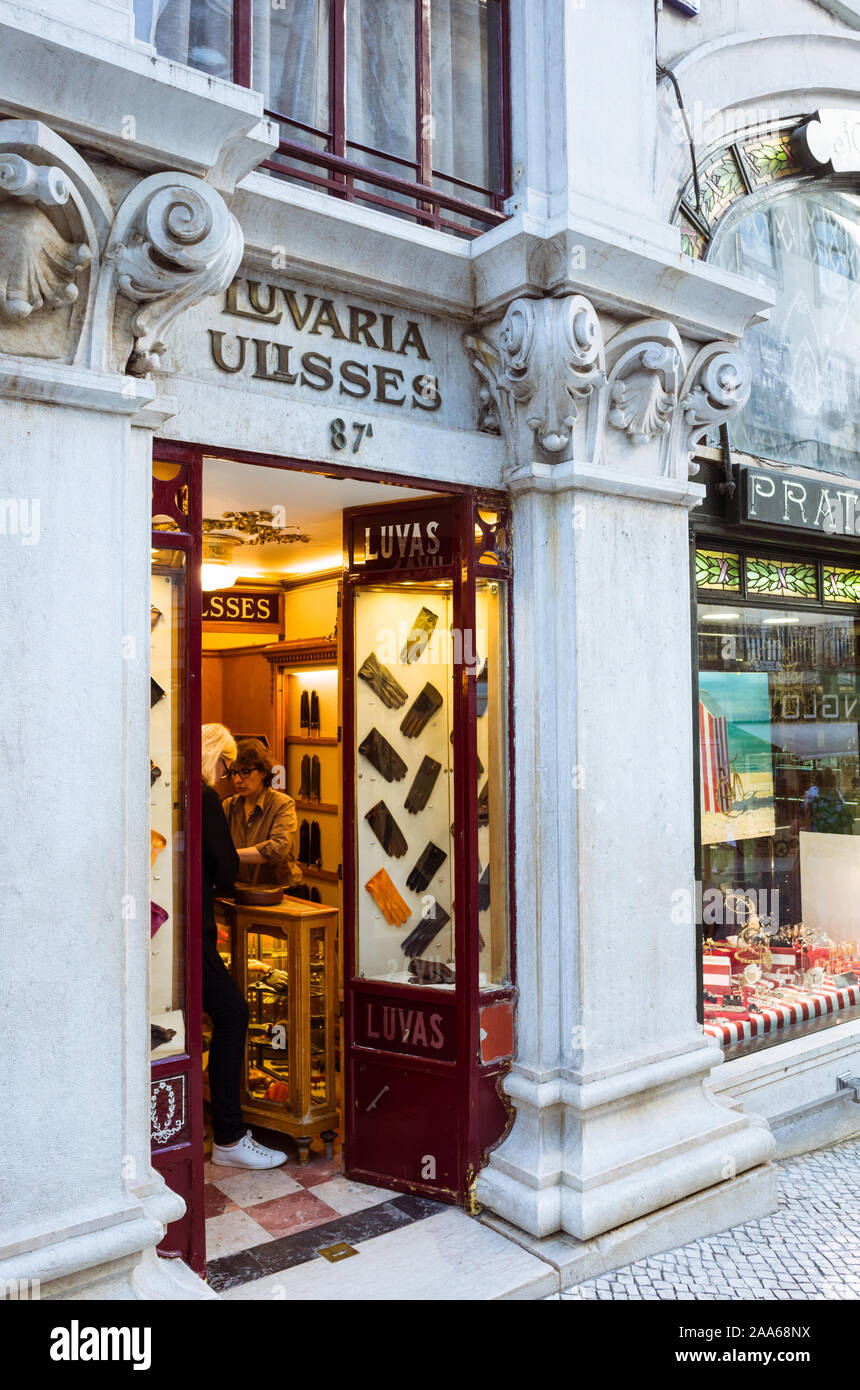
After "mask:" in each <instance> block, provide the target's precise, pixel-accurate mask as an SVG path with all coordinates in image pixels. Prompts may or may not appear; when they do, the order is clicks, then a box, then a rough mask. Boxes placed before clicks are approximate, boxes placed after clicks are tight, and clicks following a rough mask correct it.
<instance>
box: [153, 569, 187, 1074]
mask: <svg viewBox="0 0 860 1390" xmlns="http://www.w3.org/2000/svg"><path fill="white" fill-rule="evenodd" d="M185 589H186V557H185V555H184V554H183V552H182V551H181V550H168V549H157V550H153V552H152V583H151V607H150V675H151V679H150V764H149V780H150V790H149V801H150V877H151V905H150V1023H151V1038H150V1041H151V1048H152V1051H151V1057H152V1060H153V1061H159V1060H161V1059H162V1058H167V1057H173V1056H179V1055H180V1054H181V1053H183V1052H184V1051H185V1046H186V1039H185V1012H184V994H185V940H184V936H185V933H184V925H185V923H184V917H185V913H184V869H185V860H184V856H183V855H182V853H181V852H180V851H181V847H182V833H183V819H184V783H185V750H184V747H183V722H184V708H183V682H184V676H185V671H184V665H185V663H184V630H185V624H184V621H183V619H184V613H185Z"/></svg>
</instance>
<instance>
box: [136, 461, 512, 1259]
mask: <svg viewBox="0 0 860 1390" xmlns="http://www.w3.org/2000/svg"><path fill="white" fill-rule="evenodd" d="M191 453H193V455H194V457H189V454H191ZM161 455H162V458H163V459H164V460H165V462H164V463H162V464H160V465H159V464H156V467H155V474H156V477H157V475H158V472H159V468H161V470H162V472H166V471H167V470H168V469H169V468H170V467H171V466H173V467H175V466H176V464H175V463H173V464H171V460H180V459H181V460H182V461H183V465H184V467H185V469H186V472H187V480H186V486H188V488H189V494H193V493H195V491H196V492H197V493H198V494H199V495H198V497H197V498H196V499H194V500H193V501H192V504H191V507H190V511H189V514H188V521H187V523H183V524H186V525H187V528H188V530H189V532H195V531H196V533H197V534H196V537H195V547H196V549H195V552H194V554H193V555H191V556H189V558H187V559H184V561H183V563H184V564H185V565H187V566H188V570H189V576H188V577H189V581H190V582H189V583H188V584H187V599H188V611H187V612H186V614H185V616H184V618H183V619H182V623H181V626H182V628H183V632H184V637H185V639H186V642H187V643H190V644H191V646H192V647H193V645H194V643H195V642H197V643H198V644H199V645H198V648H197V652H196V655H195V653H194V651H193V650H189V651H188V652H187V654H186V659H185V665H184V672H185V681H184V683H185V685H186V686H187V685H191V686H193V685H194V684H195V681H196V684H197V685H198V687H199V694H197V695H196V697H192V698H191V699H190V700H189V699H188V698H185V699H184V700H183V699H182V698H179V699H178V700H177V711H179V710H182V711H183V717H184V718H185V720H186V727H185V728H184V729H183V730H182V732H181V736H179V735H178V736H177V737H178V741H179V742H180V744H181V746H182V748H184V749H185V750H190V749H191V747H192V744H193V741H194V738H195V736H198V737H199V735H198V734H197V732H196V731H197V730H198V729H199V727H200V725H214V724H218V725H223V726H225V727H226V728H227V729H228V730H229V731H230V732H231V733H232V735H233V737H234V738H235V740H236V742H237V745H238V747H239V749H240V750H242V749H247V748H248V747H249V746H256V747H259V748H262V749H263V750H264V751H265V759H264V761H268V763H270V764H271V787H272V789H273V790H274V791H275V792H277V793H278V794H279V796H280V797H281V798H283V803H282V804H284V805H286V803H287V802H288V803H289V815H290V817H291V818H292V821H291V823H292V827H293V828H292V832H291V835H290V841H291V843H290V845H289V851H288V853H287V854H286V855H281V850H280V848H278V857H277V858H275V857H273V858H271V859H269V860H267V862H266V864H265V866H264V869H263V871H262V872H260V873H255V874H253V875H252V877H253V878H254V880H256V881H255V882H252V883H246V884H244V885H242V887H240V888H237V891H236V892H234V894H233V895H227V894H225V895H224V896H223V897H222V898H219V899H218V901H217V902H216V921H217V926H218V938H219V939H218V949H219V952H220V954H221V956H222V959H223V960H224V961H225V963H226V964H227V966H228V968H229V970H230V972H231V974H232V976H233V979H234V980H235V982H236V984H237V986H238V988H239V991H240V992H241V994H242V995H243V996H244V998H245V999H246V1000H247V1003H248V1009H249V1015H250V1021H249V1028H248V1040H247V1046H246V1055H245V1063H244V1069H243V1077H242V1088H241V1104H242V1114H243V1119H244V1120H245V1121H246V1122H247V1124H248V1125H249V1127H251V1128H252V1129H253V1131H254V1133H255V1135H256V1136H258V1137H259V1138H260V1140H261V1141H262V1142H263V1143H265V1144H267V1145H268V1146H269V1147H280V1148H283V1149H284V1150H285V1151H287V1153H288V1156H289V1159H290V1163H292V1164H296V1165H298V1168H296V1169H292V1170H291V1171H297V1172H298V1171H299V1170H302V1172H305V1171H306V1172H307V1174H308V1175H309V1177H312V1178H313V1179H316V1178H319V1179H322V1181H321V1182H317V1181H314V1183H313V1186H312V1187H311V1189H310V1190H311V1191H312V1192H320V1193H322V1191H323V1187H324V1186H325V1183H326V1182H327V1181H333V1180H335V1179H334V1176H333V1175H336V1174H337V1173H342V1174H343V1176H344V1177H345V1178H346V1179H348V1180H352V1181H353V1182H355V1183H367V1184H372V1185H373V1187H374V1188H382V1189H385V1188H388V1189H391V1190H393V1191H400V1192H410V1193H416V1194H421V1195H423V1196H429V1197H434V1198H436V1199H438V1200H443V1201H448V1202H455V1203H458V1204H460V1205H463V1206H465V1207H467V1208H470V1207H471V1205H472V1201H473V1199H472V1188H473V1184H474V1179H475V1176H476V1173H477V1171H478V1169H479V1167H480V1166H481V1164H482V1162H483V1161H484V1156H485V1154H486V1152H487V1151H488V1149H490V1148H491V1147H493V1146H494V1145H495V1144H497V1143H498V1142H499V1141H500V1139H501V1138H502V1136H503V1134H504V1132H505V1130H506V1128H507V1125H508V1124H509V1121H510V1118H511V1117H510V1112H509V1110H508V1107H507V1106H506V1104H505V1103H504V1101H503V1099H502V1097H501V1093H500V1089H499V1082H500V1081H501V1079H502V1077H503V1075H504V1073H505V1072H506V1070H507V1068H508V1066H509V1065H510V1060H511V1057H512V1054H513V996H514V990H513V983H512V970H511V959H510V949H509V939H510V919H511V904H512V894H511V884H510V868H511V865H510V854H509V842H508V804H509V759H508V738H509V693H510V683H509V680H508V663H507V651H508V624H509V620H510V611H509V602H508V594H507V582H508V579H509V575H510V565H509V550H508V547H509V533H508V526H507V518H506V510H505V506H504V499H502V498H500V497H497V496H486V495H477V494H475V493H474V492H472V491H470V490H468V489H463V488H461V489H458V490H452V491H451V492H445V493H442V492H440V493H433V492H430V491H429V490H428V489H427V488H426V485H421V484H418V483H412V482H411V480H404V479H400V478H397V479H391V480H386V481H384V482H380V481H377V480H375V479H374V480H371V479H370V478H368V477H357V476H355V475H354V474H350V475H347V476H343V477H340V476H333V470H332V469H331V467H330V466H326V467H325V470H324V471H323V468H322V466H320V467H319V469H318V470H314V469H308V468H307V467H305V468H303V469H301V470H300V469H299V468H297V467H295V466H290V465H287V464H284V463H283V462H281V461H275V460H268V459H265V460H260V459H257V458H252V457H249V456H244V457H243V456H239V455H234V456H230V457H225V456H224V455H222V454H216V453H215V451H212V452H208V451H202V450H200V451H189V450H187V449H185V448H183V447H175V446H169V447H165V448H163V449H162V451H161ZM156 457H158V454H157V455H156ZM195 485H196V486H195ZM195 508H196V511H197V513H198V515H197V516H196V517H195V516H194V514H193V513H194V511H195ZM154 553H155V552H154ZM191 571H194V572H193V573H191ZM183 572H185V571H183ZM195 591H196V592H195ZM197 663H199V668H198V669H199V677H198V673H197V671H196V670H195V669H194V667H195V665H196V664H197ZM179 676H180V684H182V679H183V678H182V674H181V673H179ZM195 705H197V706H198V708H196V709H195ZM195 721H196V724H195ZM192 726H193V727H192ZM252 740H253V741H254V744H253V745H252V744H251V742H250V741H252ZM162 757H163V758H165V755H164V754H162ZM165 760H166V759H165ZM177 770H179V771H183V772H184V771H187V772H189V773H191V772H192V759H191V758H190V757H188V756H187V754H186V757H185V760H184V761H183V763H182V768H181V769H177ZM216 789H217V791H218V792H219V795H221V797H222V798H223V804H224V806H225V809H226V811H227V813H228V816H229V814H230V807H231V800H230V798H231V797H235V796H237V792H236V787H235V786H233V785H231V781H230V779H225V780H222V781H221V782H220V783H219V784H218V785H217V787H216ZM232 804H233V805H235V803H232ZM187 807H188V810H187V834H185V835H184V837H183V845H184V846H185V848H186V849H187V850H188V851H189V853H188V856H187V858H188V864H189V865H190V864H191V852H192V851H193V847H194V845H195V839H196V837H199V820H198V821H197V823H196V824H195V809H194V798H193V796H192V795H190V794H189V796H188V800H187ZM153 816H154V817H155V808H154V810H153ZM178 848H179V845H178V844H177V849H178ZM198 851H199V846H198ZM267 853H268V850H267ZM196 862H197V864H198V865H199V853H198V857H197V861H196ZM174 876H175V875H174ZM197 876H198V878H197V879H195V880H194V882H196V881H198V879H199V868H198V870H197ZM243 877H244V878H247V877H248V875H247V874H240V878H243ZM188 887H189V892H188V894H187V900H188V913H187V922H186V930H185V932H184V935H183V938H182V939H183V941H184V948H183V949H184V950H185V951H186V962H185V977H186V981H191V980H192V977H193V973H194V972H193V969H192V959H191V957H192V955H193V953H194V951H195V950H199V922H198V923H197V924H196V925H195V920H194V919H195V907H194V902H193V897H194V894H193V884H192V882H191V880H190V878H189V882H188ZM281 890H283V892H282V891H281ZM153 896H155V894H154V895H153ZM242 899H244V901H243V900H242ZM195 937H196V939H197V946H195V944H194V941H195ZM155 940H156V938H154V942H155ZM175 950H176V947H174V953H175ZM197 987H198V990H199V979H198V985H197ZM198 998H199V996H198ZM197 1007H198V1009H199V1003H198V1005H197ZM186 1008H187V1010H188V1012H189V1015H190V1013H191V1011H192V1010H193V1005H192V1003H191V1000H190V996H189V997H188V998H187V1003H186ZM210 1036H211V1029H210V1028H209V1026H208V1020H207V1019H206V1018H205V1017H204V1019H203V1028H202V1032H201V1033H200V1036H199V1055H198V1058H197V1061H196V1063H195V1060H194V1058H193V1055H191V1054H192V1053H193V1044H194V1034H193V1029H192V1028H191V1027H190V1026H189V1027H188V1028H187V1029H185V1048H184V1052H185V1054H187V1055H188V1056H189V1063H188V1086H189V1094H190V1093H191V1087H192V1081H193V1083H194V1084H199V1085H200V1086H202V1091H203V1096H204V1098H205V1097H206V1096H207V1083H208V1079H207V1073H206V1064H207V1056H208V1041H209V1038H210ZM162 1045H163V1046H166V1047H167V1048H168V1049H169V1048H170V1043H169V1042H167V1043H165V1044H162ZM168 1056H170V1053H169V1051H168ZM156 1061H157V1062H158V1059H156ZM158 1064H159V1065H161V1063H160V1062H158ZM189 1145H190V1149H191V1150H193V1151H195V1153H196V1158H194V1159H192V1161H191V1169H192V1170H194V1168H195V1166H196V1167H199V1168H200V1171H201V1175H202V1170H203V1160H204V1157H205V1150H206V1149H208V1148H209V1147H210V1144H209V1143H208V1142H207V1140H206V1138H204V1135H203V1133H201V1134H200V1135H199V1136H197V1137H196V1140H195V1137H194V1136H193V1135H189ZM173 1148H175V1146H173V1145H171V1144H170V1143H168V1145H167V1151H166V1152H165V1151H164V1148H163V1147H161V1152H160V1154H159V1158H160V1162H159V1166H161V1167H162V1168H163V1170H164V1171H165V1176H166V1178H167V1180H168V1181H171V1175H170V1172H169V1171H168V1167H169V1161H170V1159H171V1157H173V1158H174V1162H175V1155H172V1154H171V1150H172V1149H173ZM197 1160H199V1162H198V1161H197ZM216 1172H217V1170H216ZM202 1187H203V1184H202V1181H196V1180H191V1179H189V1181H187V1182H186V1183H185V1184H184V1190H183V1194H182V1195H183V1196H185V1198H186V1201H187V1202H189V1200H190V1206H191V1207H193V1208H197V1207H199V1212H197V1211H194V1212H192V1215H191V1218H190V1225H191V1227H193V1226H195V1224H196V1225H197V1226H198V1227H201V1229H202V1207H203V1202H202V1200H201V1198H202V1195H203V1192H202ZM368 1190H372V1189H368ZM332 1191H334V1189H332ZM169 1234H170V1233H169ZM175 1235H176V1233H174V1237H175ZM173 1243H174V1245H176V1244H177V1243H178V1244H181V1241H179V1242H178V1241H177V1239H176V1238H174V1242H173ZM201 1244H202V1241H199V1242H198V1245H201ZM177 1253H182V1250H181V1249H180V1250H179V1251H177ZM186 1258H187V1256H186Z"/></svg>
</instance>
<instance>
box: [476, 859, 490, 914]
mask: <svg viewBox="0 0 860 1390" xmlns="http://www.w3.org/2000/svg"><path fill="white" fill-rule="evenodd" d="M489 906H490V866H489V864H488V865H487V867H486V869H485V870H484V872H483V873H482V874H481V877H480V878H479V879H478V911H479V912H486V910H487V908H488V907H489Z"/></svg>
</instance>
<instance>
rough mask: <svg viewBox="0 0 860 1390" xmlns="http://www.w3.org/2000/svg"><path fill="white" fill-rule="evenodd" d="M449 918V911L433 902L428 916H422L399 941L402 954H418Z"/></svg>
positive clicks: (446, 923)
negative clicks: (415, 925)
mask: <svg viewBox="0 0 860 1390" xmlns="http://www.w3.org/2000/svg"><path fill="white" fill-rule="evenodd" d="M450 920H451V914H450V912H446V911H445V909H444V907H440V906H439V904H438V903H437V902H434V903H433V911H432V912H431V914H430V916H429V917H422V918H421V921H420V922H419V923H418V925H417V927H413V928H412V931H411V932H410V933H409V935H408V936H406V937H404V938H403V940H402V941H401V943H400V946H401V949H402V951H403V954H404V955H405V956H420V955H421V953H422V951H426V950H427V947H428V946H429V945H430V942H431V941H432V940H433V939H434V937H437V936H438V935H439V933H440V931H441V930H442V928H443V927H445V926H447V925H448V923H449V922H450Z"/></svg>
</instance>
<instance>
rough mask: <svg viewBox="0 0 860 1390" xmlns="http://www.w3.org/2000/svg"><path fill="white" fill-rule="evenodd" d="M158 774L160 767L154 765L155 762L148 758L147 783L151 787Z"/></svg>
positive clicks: (159, 774)
mask: <svg viewBox="0 0 860 1390" xmlns="http://www.w3.org/2000/svg"><path fill="white" fill-rule="evenodd" d="M160 776H161V768H160V767H156V765H155V763H154V762H153V761H152V758H150V760H149V785H150V786H151V787H154V786H155V784H156V782H157V781H158V779H159V777H160Z"/></svg>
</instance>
